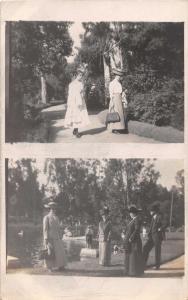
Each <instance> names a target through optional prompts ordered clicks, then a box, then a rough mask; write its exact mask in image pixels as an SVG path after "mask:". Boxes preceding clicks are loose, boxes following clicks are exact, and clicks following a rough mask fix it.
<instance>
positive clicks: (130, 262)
mask: <svg viewBox="0 0 188 300" xmlns="http://www.w3.org/2000/svg"><path fill="white" fill-rule="evenodd" d="M129 213H130V216H131V221H130V222H129V224H128V226H127V229H126V233H125V237H124V249H125V276H133V277H134V276H141V275H142V274H143V273H144V261H143V257H142V241H141V238H140V229H141V220H140V216H138V213H139V211H138V210H137V208H136V207H134V206H132V207H130V209H129Z"/></svg>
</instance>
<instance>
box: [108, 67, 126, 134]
mask: <svg viewBox="0 0 188 300" xmlns="http://www.w3.org/2000/svg"><path fill="white" fill-rule="evenodd" d="M113 74H114V75H115V78H114V79H113V80H112V81H111V82H110V85H109V92H110V103H109V112H114V111H115V112H117V113H118V114H119V117H120V121H119V122H116V123H109V124H108V130H110V131H112V133H125V130H126V126H125V116H124V106H125V105H126V103H124V101H126V98H124V97H123V98H122V85H121V83H120V80H121V76H122V75H123V72H122V71H121V70H113Z"/></svg>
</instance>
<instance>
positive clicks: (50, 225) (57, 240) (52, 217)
mask: <svg viewBox="0 0 188 300" xmlns="http://www.w3.org/2000/svg"><path fill="white" fill-rule="evenodd" d="M45 207H46V208H48V209H50V211H49V213H48V214H47V215H46V216H45V217H44V219H43V238H44V245H45V247H46V248H47V249H49V248H50V249H52V251H53V253H54V256H53V257H52V258H50V259H45V265H46V267H47V269H48V270H49V271H56V270H57V271H61V270H63V269H64V268H65V266H66V264H67V258H66V255H65V249H64V245H63V241H62V238H61V231H60V222H59V218H58V217H57V215H56V209H57V204H56V203H55V202H53V201H51V202H49V203H48V205H45Z"/></svg>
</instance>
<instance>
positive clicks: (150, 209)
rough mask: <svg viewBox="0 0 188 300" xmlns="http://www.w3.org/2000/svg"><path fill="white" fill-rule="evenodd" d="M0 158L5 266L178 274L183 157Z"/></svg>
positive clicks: (67, 272)
mask: <svg viewBox="0 0 188 300" xmlns="http://www.w3.org/2000/svg"><path fill="white" fill-rule="evenodd" d="M5 164H6V166H5V167H6V174H5V176H6V216H7V218H6V226H7V237H6V240H7V245H6V249H7V273H9V274H15V273H16V274H18V273H21V274H32V275H56V276H57V275H59V276H82V277H83V276H87V277H119V278H120V277H122V278H126V277H129V278H132V277H133V278H140V277H141V278H142V279H143V280H144V278H145V279H148V278H172V277H173V278H174V277H175V278H178V277H182V276H183V275H184V252H185V250H184V161H183V160H181V159H171V160H162V159H100V160H99V159H84V160H83V159H61V158H57V159H52V158H37V159H31V158H29V159H26V158H23V159H19V160H16V159H13V158H10V159H6V162H5ZM26 278H27V277H26ZM32 278H33V277H32ZM33 280H34V279H33ZM23 282H24V280H23ZM147 282H148V281H147ZM125 283H126V279H125ZM26 284H28V283H27V282H26ZM54 284H55V283H54ZM96 284H97V283H96ZM56 285H57V286H58V282H56ZM58 288H59V287H58ZM131 288H132V285H128V286H127V289H131ZM35 289H36V286H35Z"/></svg>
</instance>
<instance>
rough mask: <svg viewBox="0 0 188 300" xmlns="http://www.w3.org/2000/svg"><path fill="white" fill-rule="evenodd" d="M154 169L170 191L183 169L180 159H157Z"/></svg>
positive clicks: (41, 164) (40, 164)
mask: <svg viewBox="0 0 188 300" xmlns="http://www.w3.org/2000/svg"><path fill="white" fill-rule="evenodd" d="M44 162H45V159H42V160H40V161H37V168H39V169H40V170H43V168H44ZM154 164H155V169H156V170H158V171H159V172H160V173H161V177H160V178H159V180H158V183H159V184H162V185H163V186H164V187H167V189H170V188H171V187H172V185H175V184H176V181H175V176H176V173H177V171H179V170H181V169H183V168H184V164H183V160H181V159H169V160H166V159H165V160H163V159H157V160H156V161H154ZM39 181H40V182H41V183H44V182H45V181H46V176H45V175H44V174H43V172H41V173H40V174H39Z"/></svg>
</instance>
